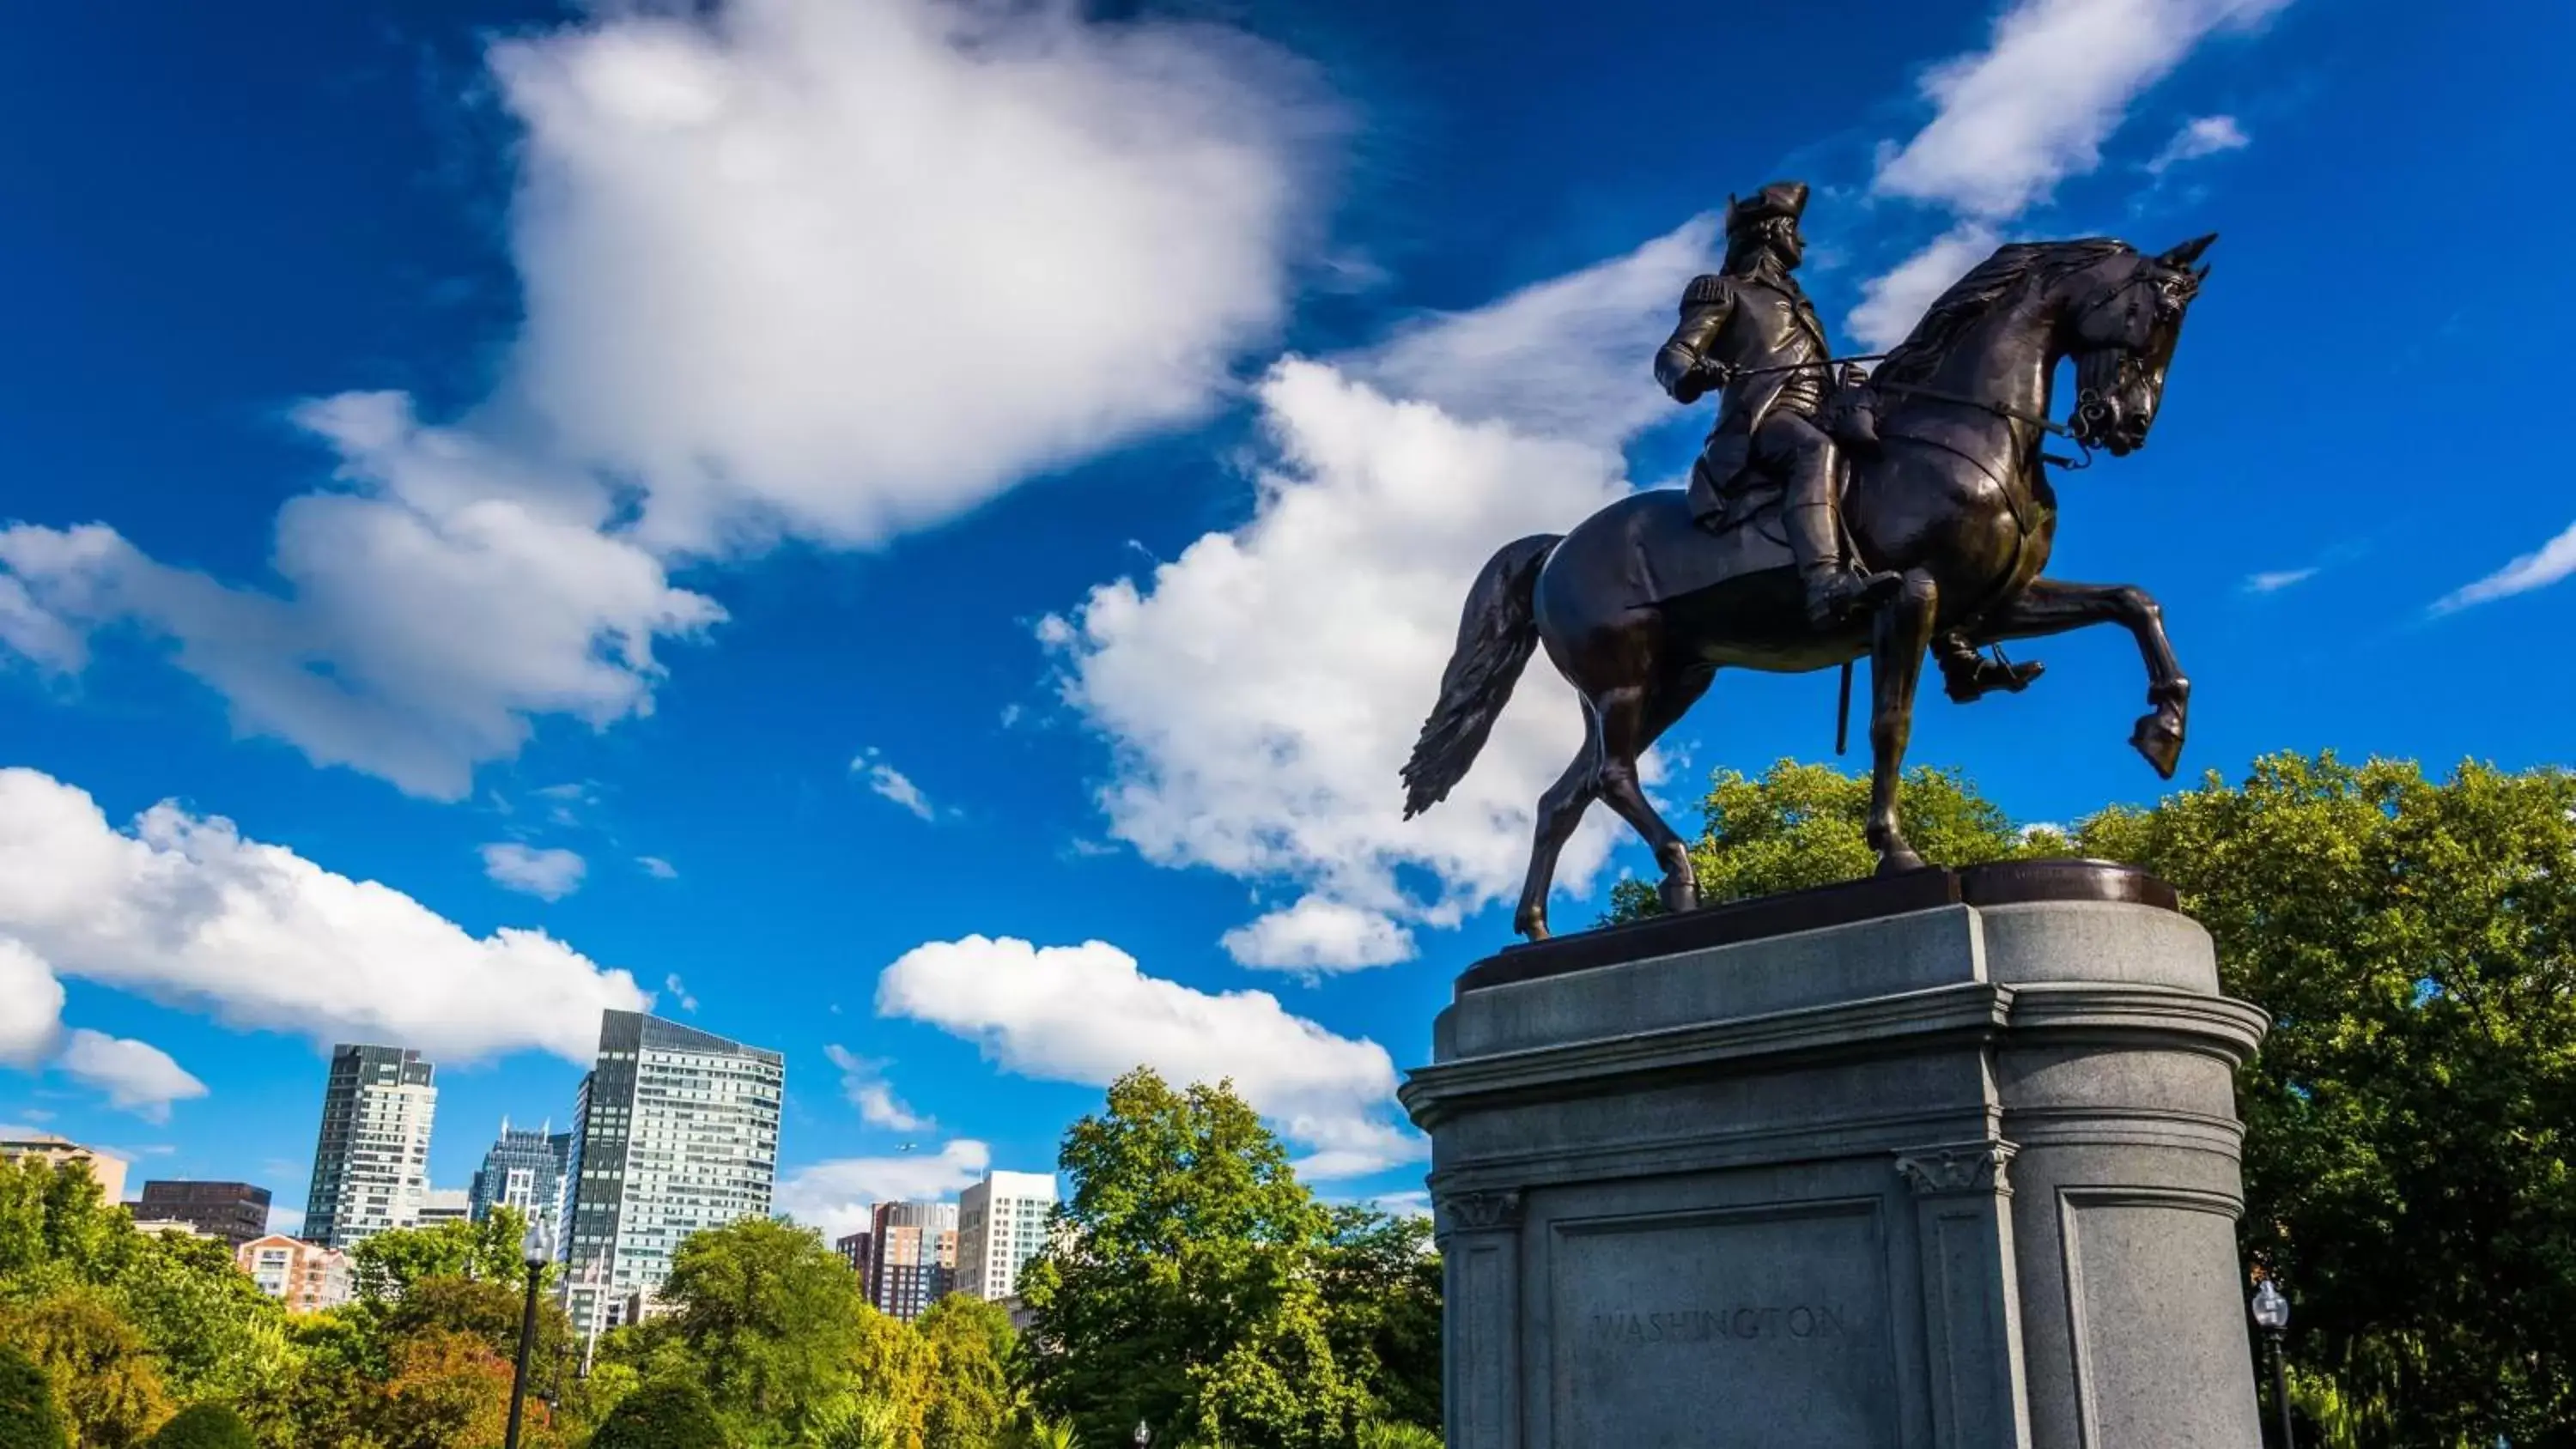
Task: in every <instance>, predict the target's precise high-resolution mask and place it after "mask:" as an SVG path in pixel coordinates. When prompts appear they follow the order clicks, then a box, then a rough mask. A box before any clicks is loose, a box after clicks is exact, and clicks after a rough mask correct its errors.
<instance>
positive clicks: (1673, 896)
mask: <svg viewBox="0 0 2576 1449" xmlns="http://www.w3.org/2000/svg"><path fill="white" fill-rule="evenodd" d="M1655 895H1656V897H1657V898H1658V899H1660V900H1662V901H1663V903H1664V909H1665V910H1667V911H1670V912H1672V913H1673V914H1674V915H1676V916H1678V915H1680V914H1682V913H1683V912H1685V911H1695V910H1698V909H1699V882H1698V881H1696V880H1693V879H1691V878H1690V877H1689V876H1666V877H1664V880H1663V883H1662V884H1661V885H1658V886H1656V887H1655Z"/></svg>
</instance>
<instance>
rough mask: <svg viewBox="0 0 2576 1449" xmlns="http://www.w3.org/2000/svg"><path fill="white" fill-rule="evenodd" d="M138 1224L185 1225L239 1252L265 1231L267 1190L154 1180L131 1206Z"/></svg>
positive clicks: (237, 1184)
mask: <svg viewBox="0 0 2576 1449" xmlns="http://www.w3.org/2000/svg"><path fill="white" fill-rule="evenodd" d="M134 1220H135V1221H136V1222H138V1223H186V1224H187V1225H188V1226H190V1227H192V1228H195V1229H196V1230H197V1231H199V1232H201V1233H204V1234H205V1235H207V1236H208V1237H212V1238H221V1239H223V1240H224V1243H225V1245H226V1246H227V1247H233V1248H238V1247H240V1246H241V1245H242V1244H244V1243H247V1242H249V1241H250V1240H251V1239H253V1238H256V1237H259V1236H261V1235H262V1234H264V1233H266V1232H267V1231H268V1189H267V1188H264V1187H254V1186H252V1185H251V1184H249V1183H247V1182H188V1181H182V1180H177V1179H171V1178H156V1179H154V1180H152V1181H150V1182H147V1183H145V1184H143V1198H142V1200H141V1201H139V1202H137V1203H136V1204H135V1205H134Z"/></svg>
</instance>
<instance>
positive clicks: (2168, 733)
mask: <svg viewBox="0 0 2576 1449" xmlns="http://www.w3.org/2000/svg"><path fill="white" fill-rule="evenodd" d="M2129 744H2130V746H2131V747H2132V748H2134V749H2136V750H2137V752H2138V753H2139V754H2141V755H2144V756H2146V757H2147V763H2148V764H2150V765H2153V766H2155V768H2156V773H2157V774H2158V775H2159V776H2162V777H2163V778H2165V779H2168V780H2170V779H2172V778H2173V777H2174V767H2175V766H2176V765H2179V764H2181V763H2182V731H2180V730H2178V729H2175V728H2174V727H2173V726H2172V725H2169V724H2167V723H2166V722H2165V719H2164V716H2162V715H2155V714H2150V715H2141V716H2139V717H2138V726H2137V728H2135V729H2133V730H2131V731H2129Z"/></svg>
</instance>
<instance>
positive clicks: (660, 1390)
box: [590, 1380, 727, 1449]
mask: <svg viewBox="0 0 2576 1449" xmlns="http://www.w3.org/2000/svg"><path fill="white" fill-rule="evenodd" d="M590 1449H727V1446H726V1444H725V1436H724V1428H723V1426H721V1425H719V1424H718V1423H717V1422H716V1409H715V1405H714V1404H712V1403H710V1402H708V1400H707V1394H706V1390H704V1389H701V1388H699V1387H698V1386H697V1385H696V1384H693V1383H689V1382H687V1381H685V1380H665V1381H663V1382H661V1383H657V1384H647V1385H645V1386H644V1387H643V1388H640V1389H637V1390H636V1391H635V1392H633V1393H631V1394H628V1395H627V1396H626V1397H625V1399H624V1400H623V1401H621V1402H620V1403H619V1404H618V1406H617V1407H616V1408H614V1409H612V1410H610V1411H609V1414H608V1418H607V1419H606V1420H604V1421H603V1422H602V1423H601V1424H600V1426H599V1432H598V1433H596V1434H593V1435H591V1436H590Z"/></svg>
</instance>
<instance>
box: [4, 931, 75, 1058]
mask: <svg viewBox="0 0 2576 1449" xmlns="http://www.w3.org/2000/svg"><path fill="white" fill-rule="evenodd" d="M62 1031H63V983H61V982H60V981H57V980H55V979H54V972H53V968H52V967H50V966H47V965H46V964H45V960H44V958H43V957H41V956H38V955H37V954H36V953H35V952H33V951H30V950H28V949H27V948H26V947H25V946H23V945H21V944H19V943H18V942H16V941H12V940H10V939H9V938H8V937H6V936H0V1066H11V1067H20V1068H24V1069H25V1070H28V1071H34V1070H35V1069H36V1068H37V1067H39V1066H41V1065H43V1064H44V1061H45V1059H46V1058H47V1057H50V1056H52V1055H53V1054H54V1044H55V1043H56V1041H57V1040H59V1039H60V1038H61V1036H62Z"/></svg>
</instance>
